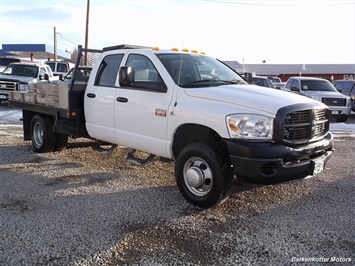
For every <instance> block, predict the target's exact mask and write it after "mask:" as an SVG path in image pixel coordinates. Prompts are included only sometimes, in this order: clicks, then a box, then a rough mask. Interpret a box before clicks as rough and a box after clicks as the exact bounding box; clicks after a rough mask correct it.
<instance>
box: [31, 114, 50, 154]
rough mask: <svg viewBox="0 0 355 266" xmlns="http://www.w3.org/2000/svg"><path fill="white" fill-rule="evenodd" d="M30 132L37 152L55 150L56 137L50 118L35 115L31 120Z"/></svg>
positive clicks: (33, 146)
mask: <svg viewBox="0 0 355 266" xmlns="http://www.w3.org/2000/svg"><path fill="white" fill-rule="evenodd" d="M30 133H31V140H32V148H33V150H34V151H35V152H38V153H44V152H50V151H52V150H53V148H54V144H55V139H56V138H55V133H54V132H53V122H52V120H51V119H50V118H48V117H44V116H40V115H35V116H34V117H33V118H32V121H31V127H30Z"/></svg>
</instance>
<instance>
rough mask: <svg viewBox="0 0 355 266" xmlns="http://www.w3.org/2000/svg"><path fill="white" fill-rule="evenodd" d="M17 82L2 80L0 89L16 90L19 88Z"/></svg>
mask: <svg viewBox="0 0 355 266" xmlns="http://www.w3.org/2000/svg"><path fill="white" fill-rule="evenodd" d="M16 88H17V83H16V82H11V81H0V90H8V91H14V90H17V89H16Z"/></svg>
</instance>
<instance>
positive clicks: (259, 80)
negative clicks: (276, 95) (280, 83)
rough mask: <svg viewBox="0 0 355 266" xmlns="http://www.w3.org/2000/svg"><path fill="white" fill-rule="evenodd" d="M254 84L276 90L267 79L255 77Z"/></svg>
mask: <svg viewBox="0 0 355 266" xmlns="http://www.w3.org/2000/svg"><path fill="white" fill-rule="evenodd" d="M253 83H254V84H256V85H258V86H262V87H268V88H274V85H272V82H271V81H270V80H269V79H267V78H257V77H253Z"/></svg>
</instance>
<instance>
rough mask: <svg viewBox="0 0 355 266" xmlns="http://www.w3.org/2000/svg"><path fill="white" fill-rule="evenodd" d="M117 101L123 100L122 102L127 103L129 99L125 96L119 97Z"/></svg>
mask: <svg viewBox="0 0 355 266" xmlns="http://www.w3.org/2000/svg"><path fill="white" fill-rule="evenodd" d="M116 101H118V102H121V103H126V102H128V99H127V98H125V97H117V98H116Z"/></svg>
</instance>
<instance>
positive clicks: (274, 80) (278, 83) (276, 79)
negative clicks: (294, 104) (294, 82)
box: [267, 77, 286, 90]
mask: <svg viewBox="0 0 355 266" xmlns="http://www.w3.org/2000/svg"><path fill="white" fill-rule="evenodd" d="M267 78H268V79H269V80H270V81H271V82H272V85H274V88H275V89H278V90H282V89H283V88H284V87H285V84H286V82H282V80H281V79H280V78H279V77H267Z"/></svg>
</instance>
